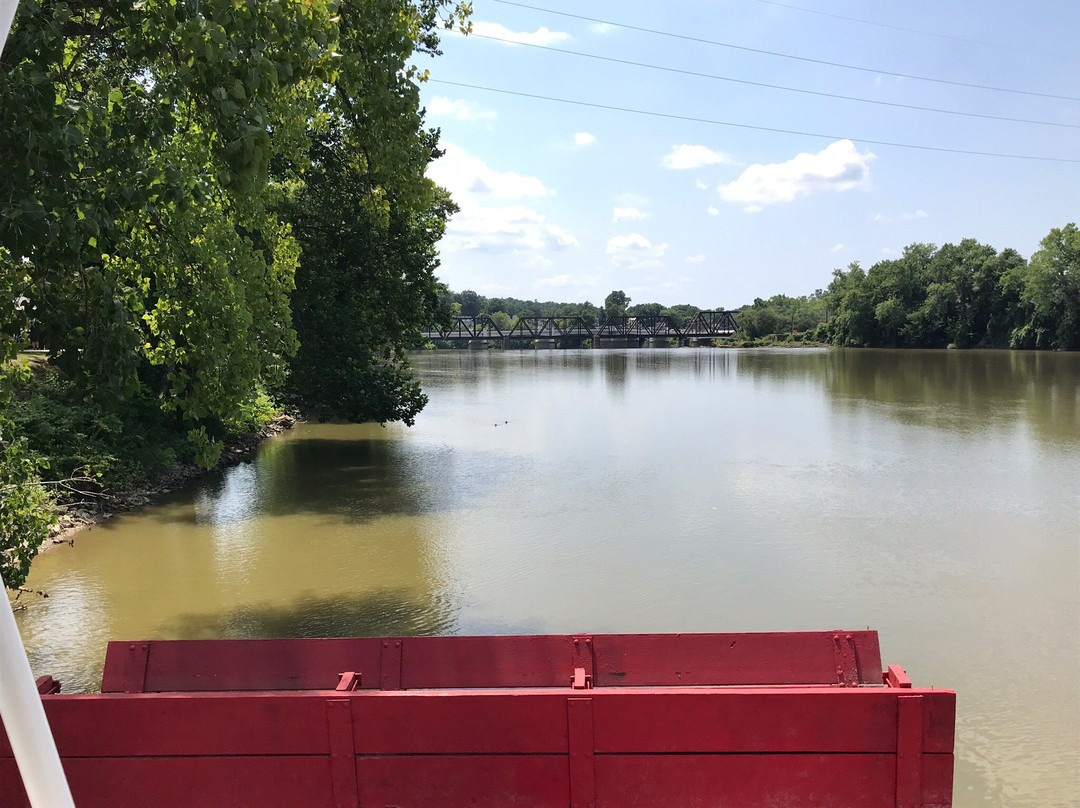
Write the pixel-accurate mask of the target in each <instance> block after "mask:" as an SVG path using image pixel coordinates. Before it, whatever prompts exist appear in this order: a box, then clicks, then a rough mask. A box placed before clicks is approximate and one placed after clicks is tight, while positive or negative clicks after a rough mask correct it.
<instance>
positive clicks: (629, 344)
mask: <svg viewBox="0 0 1080 808" xmlns="http://www.w3.org/2000/svg"><path fill="white" fill-rule="evenodd" d="M593 347H594V348H640V347H641V342H640V341H639V338H638V337H596V338H595V339H594V340H593Z"/></svg>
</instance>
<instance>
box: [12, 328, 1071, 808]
mask: <svg viewBox="0 0 1080 808" xmlns="http://www.w3.org/2000/svg"><path fill="white" fill-rule="evenodd" d="M415 364H416V367H417V369H418V372H419V375H420V377H421V379H422V381H423V384H424V387H425V389H426V391H427V393H428V395H429V396H430V399H431V400H430V403H429V405H428V407H427V408H426V409H425V411H424V412H423V413H422V414H421V415H420V417H419V418H418V420H417V422H416V425H415V426H414V427H412V428H406V427H403V426H400V425H392V426H388V427H385V428H383V427H379V426H374V425H360V426H345V425H320V424H311V425H300V426H298V427H297V428H295V429H293V430H291V431H290V432H288V433H286V434H284V435H281V436H279V437H277V438H274V439H272V440H270V441H268V442H267V443H265V444H264V445H263V446H262V448H261V450H260V451H259V453H258V456H257V457H256V459H255V461H254V462H253V463H249V464H244V465H240V466H236V467H234V468H231V469H228V470H227V471H225V472H223V473H220V474H217V475H211V476H209V477H207V478H205V479H203V480H200V481H198V482H196V483H194V484H192V485H190V486H189V487H188V488H186V489H184V490H182V491H179V492H176V493H175V494H173V495H170V496H168V497H167V498H165V499H164V500H162V501H161V502H160V503H158V504H156V505H154V506H152V507H149V508H147V509H145V510H143V511H140V512H138V513H134V514H129V515H123V516H120V517H117V518H114V519H112V520H110V521H109V522H107V523H104V524H102V525H100V526H98V527H95V528H94V529H93V530H91V531H89V532H83V533H82V534H79V535H78V536H77V538H76V541H75V544H74V547H73V548H68V547H59V548H57V549H55V550H53V551H51V552H49V553H46V554H45V555H43V556H41V557H40V558H38V560H37V561H35V563H34V567H33V570H32V573H31V577H30V581H29V583H28V586H31V587H33V588H39V589H44V590H46V591H48V593H49V595H50V597H49V598H48V599H47V600H38V601H34V602H32V603H31V605H30V608H29V609H27V610H26V611H24V612H22V613H20V614H19V615H18V617H19V622H20V627H21V630H22V632H23V636H24V638H25V642H26V645H27V647H28V650H29V652H30V656H31V661H32V664H33V666H34V669H35V672H36V673H38V674H42V673H51V674H53V675H55V676H57V678H60V679H62V680H63V681H64V685H65V692H72V691H74V692H78V691H93V690H95V689H96V688H97V687H98V686H99V685H100V669H101V662H102V659H103V654H104V648H105V643H106V642H107V641H108V640H110V639H125V640H130V639H157V638H162V639H165V638H211V637H278V636H282V637H315V636H335V635H337V636H341V635H367V634H429V633H447V632H449V633H530V632H553V633H564V632H575V631H589V632H652V631H673V632H677V631H770V630H802V629H832V628H849V627H853V628H864V627H867V626H869V627H872V628H875V629H877V630H878V631H879V632H880V635H881V644H882V654H883V661H884V662H885V663H886V664H890V663H894V664H900V665H903V666H904V667H905V668H906V669H907V670H908V673H909V674H910V676H911V678H912V679H913V680H914V682H915V683H916V685H932V686H936V687H948V688H953V689H955V690H956V691H957V693H958V697H957V698H958V716H957V732H958V734H957V753H956V754H957V756H956V785H955V804H956V805H957V806H961V808H969V807H970V808H975V807H976V806H979V807H981V806H995V807H1000V808H1027V807H1028V806H1030V808H1036V807H1037V808H1049V807H1050V806H1076V805H1078V804H1080V780H1078V775H1077V772H1080V685H1078V681H1080V355H1077V354H1047V353H1040V354H1036V353H1018V352H979V351H937V352H930V351H927V352H916V351H903V352H899V351H870V350H852V351H844V350H817V349H803V350H775V349H772V350H769V349H765V350H728V349H673V350H640V351H566V352H564V351H535V352H533V351H520V352H519V351H508V352H505V353H504V352H489V353H469V352H459V351H447V352H437V353H436V352H432V353H424V354H418V355H417V356H416V357H415Z"/></svg>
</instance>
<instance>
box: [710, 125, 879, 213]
mask: <svg viewBox="0 0 1080 808" xmlns="http://www.w3.org/2000/svg"><path fill="white" fill-rule="evenodd" d="M873 159H874V154H873V153H872V152H866V153H864V154H860V153H859V151H858V149H856V148H855V144H854V143H852V142H851V141H850V140H838V141H836V142H835V143H830V144H829V145H828V146H827V147H825V148H824V149H822V150H821V151H820V152H818V153H817V154H809V153H805V152H804V153H802V154H798V155H796V156H795V157H793V158H791V159H790V160H788V161H787V162H785V163H770V164H768V165H765V164H762V163H757V164H755V165H752V166H750V167H749V168H747V169H746V170H745V171H743V173H742V174H741V175H739V178H738V179H736V180H735V181H734V182H731V183H728V184H727V185H721V186H720V196H721V197H722V198H723V199H725V200H727V201H728V202H747V203H751V206H754V205H772V204H775V203H777V202H791V201H793V200H795V199H797V198H798V197H800V196H807V195H809V194H811V193H813V192H815V191H849V190H851V189H852V188H857V187H859V186H862V185H865V184H866V183H867V181H868V180H869V178H870V161H871V160H873ZM747 210H749V208H747Z"/></svg>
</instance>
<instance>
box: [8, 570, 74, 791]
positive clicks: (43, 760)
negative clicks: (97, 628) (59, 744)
mask: <svg viewBox="0 0 1080 808" xmlns="http://www.w3.org/2000/svg"><path fill="white" fill-rule="evenodd" d="M0 589H3V591H2V592H0V600H2V601H3V604H2V605H0V718H3V720H4V729H5V731H6V732H7V736H8V740H9V741H10V742H11V749H12V751H13V752H14V753H15V762H16V763H18V764H19V773H20V774H21V775H22V780H23V786H24V787H25V788H26V795H27V796H28V797H29V798H30V805H31V806H33V808H75V803H74V802H73V801H72V799H71V791H70V790H69V789H68V783H67V777H66V776H65V775H64V769H63V767H62V766H61V765H60V755H59V754H57V752H56V742H55V741H53V736H52V732H51V731H50V730H49V722H48V719H46V718H45V708H44V707H42V706H41V696H40V695H39V694H38V692H37V686H36V685H35V684H34V674H33V673H31V671H30V662H29V660H27V658H26V650H25V649H24V648H23V644H22V638H21V637H20V636H19V629H18V627H17V626H16V625H15V615H14V614H13V613H12V611H11V601H9V600H8V596H7V589H6V588H4V587H2V586H0Z"/></svg>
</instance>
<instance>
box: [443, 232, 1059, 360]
mask: <svg viewBox="0 0 1080 808" xmlns="http://www.w3.org/2000/svg"><path fill="white" fill-rule="evenodd" d="M443 306H444V310H445V309H446V308H449V309H450V310H451V312H452V313H459V314H464V315H470V316H475V315H477V314H486V315H489V316H491V318H492V319H493V320H494V321H495V322H496V323H497V324H499V326H500V327H509V326H510V325H511V324H512V322H513V321H514V319H516V318H517V317H549V316H574V315H579V316H581V317H583V318H584V319H585V321H586V322H587V323H589V324H590V325H595V324H596V323H597V322H599V321H600V320H601V319H603V318H604V317H606V316H611V315H628V316H631V317H641V316H647V315H668V316H670V317H672V319H673V320H674V321H675V322H676V323H677V324H679V325H683V324H685V323H687V322H689V320H690V319H691V318H692V317H693V316H694V314H696V313H697V312H698V311H700V310H701V309H699V308H698V307H697V306H692V305H689V304H685V305H678V306H663V305H662V304H660V303H639V304H637V305H634V306H631V305H630V298H629V297H627V295H626V294H625V293H624V292H623V291H621V290H616V291H613V292H611V294H609V295H608V296H607V298H606V299H605V300H604V305H603V307H598V306H595V305H593V304H592V303H555V302H545V303H540V302H538V301H535V300H518V299H516V298H486V297H483V296H482V295H478V294H477V293H476V292H473V291H464V292H458V293H451V292H446V293H445V294H444V299H443ZM737 321H738V324H739V329H740V330H739V337H740V339H741V340H743V341H761V340H768V339H770V338H772V339H774V340H775V339H788V340H800V341H812V342H820V343H830V344H833V345H840V346H848V347H872V348H883V347H888V348H945V347H948V346H955V347H957V348H977V347H985V348H1030V349H1041V350H1076V349H1078V348H1080V230H1078V229H1077V226H1076V224H1075V223H1070V224H1067V225H1066V226H1065V227H1062V228H1054V229H1053V230H1051V231H1050V233H1049V234H1048V235H1047V236H1046V238H1044V239H1043V240H1042V243H1041V247H1040V249H1039V250H1038V251H1037V252H1036V253H1035V254H1034V255H1033V256H1032V257H1031V260H1030V261H1028V260H1025V259H1024V257H1023V256H1021V255H1020V254H1019V253H1018V252H1017V251H1016V250H1013V249H1005V250H1002V251H1001V252H998V251H997V250H995V249H994V248H993V247H991V246H989V245H986V244H980V243H979V242H977V241H975V240H974V239H965V240H963V241H961V242H960V243H959V244H945V245H943V246H941V247H936V246H934V245H932V244H912V245H910V246H908V247H907V248H905V250H904V253H903V255H902V256H901V257H900V258H896V259H889V260H884V261H879V262H878V263H876V264H874V265H873V266H872V267H870V269H869V270H865V269H863V268H862V266H860V265H859V263H858V262H855V263H852V264H850V265H849V266H848V267H847V269H837V270H836V271H834V272H833V279H832V282H831V283H830V284H829V285H828V287H826V288H825V289H818V290H817V291H815V292H814V293H813V294H810V295H802V296H798V297H792V296H789V295H774V296H773V297H770V298H768V299H763V298H757V299H756V300H754V302H753V303H751V304H749V305H745V306H743V307H742V308H740V309H739V310H738V314H737Z"/></svg>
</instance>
